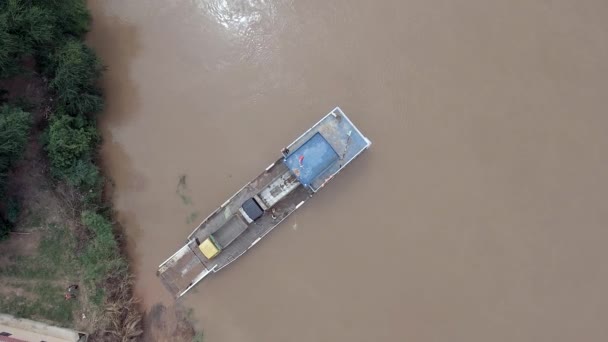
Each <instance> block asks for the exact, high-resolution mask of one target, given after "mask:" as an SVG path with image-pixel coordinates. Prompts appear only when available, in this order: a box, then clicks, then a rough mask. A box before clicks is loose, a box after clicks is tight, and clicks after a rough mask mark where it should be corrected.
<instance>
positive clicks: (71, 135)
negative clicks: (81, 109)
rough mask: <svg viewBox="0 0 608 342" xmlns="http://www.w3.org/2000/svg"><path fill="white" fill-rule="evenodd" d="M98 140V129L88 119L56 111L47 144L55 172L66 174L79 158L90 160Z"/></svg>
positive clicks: (56, 173) (58, 174)
mask: <svg viewBox="0 0 608 342" xmlns="http://www.w3.org/2000/svg"><path fill="white" fill-rule="evenodd" d="M97 141H98V135H97V130H96V128H95V126H94V125H91V124H90V122H88V120H87V119H84V118H82V117H72V116H69V115H65V114H61V113H56V114H55V116H54V117H53V119H52V120H51V124H50V127H49V136H48V145H47V151H48V152H49V158H50V160H51V167H52V171H53V173H54V174H55V175H57V176H65V175H66V174H69V170H70V169H71V168H73V167H75V166H76V164H77V162H78V160H89V159H90V158H91V154H92V152H93V149H94V148H95V145H96V143H97Z"/></svg>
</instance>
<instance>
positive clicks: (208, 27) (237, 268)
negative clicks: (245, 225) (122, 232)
mask: <svg viewBox="0 0 608 342" xmlns="http://www.w3.org/2000/svg"><path fill="white" fill-rule="evenodd" d="M90 6H91V9H92V11H93V20H94V24H93V30H92V32H91V34H90V43H91V45H92V46H93V47H94V48H95V49H96V50H97V51H98V52H99V54H100V55H101V57H102V58H103V61H104V63H105V64H106V65H107V66H108V70H107V72H106V74H105V78H104V80H103V85H104V88H105V93H106V95H107V107H106V111H105V116H104V119H103V127H104V144H103V150H102V157H103V160H104V163H105V168H106V171H107V173H108V175H109V176H110V177H111V178H112V179H113V181H114V183H115V193H114V204H115V206H116V208H117V209H118V211H119V217H118V218H119V221H120V222H121V223H122V224H123V225H124V226H125V229H126V232H127V236H128V244H129V251H130V257H131V258H132V260H133V264H134V267H135V271H136V276H137V284H136V285H137V286H136V289H137V293H138V295H140V296H141V297H142V298H143V303H144V305H145V306H146V307H147V308H150V307H151V306H152V305H154V304H155V303H158V302H161V303H170V302H171V300H170V299H169V296H168V294H167V293H166V291H165V290H164V289H163V288H162V286H161V284H160V282H159V280H158V279H157V278H156V276H155V271H156V268H157V266H158V265H159V264H160V263H161V262H162V261H163V260H165V259H166V258H167V257H169V256H170V255H171V254H172V253H173V252H174V251H176V250H177V249H178V248H179V247H181V245H182V244H183V242H184V239H185V238H186V236H187V235H188V234H189V233H190V232H191V230H192V229H193V228H194V227H195V226H196V224H198V222H199V221H200V220H201V219H202V218H204V217H205V216H207V215H208V214H209V213H210V212H212V211H213V210H214V209H215V208H216V207H217V206H219V205H220V204H221V203H222V202H224V200H225V199H227V198H228V197H229V196H230V195H232V194H233V193H234V192H235V191H236V190H237V189H239V188H240V187H241V186H242V185H243V184H244V183H246V182H247V181H248V180H250V179H251V178H253V177H254V176H255V175H257V174H258V173H259V172H260V171H261V170H262V169H263V168H264V167H266V166H267V165H268V164H269V163H270V162H271V161H273V160H275V158H276V157H277V156H278V155H279V151H280V149H281V148H282V147H284V146H285V145H287V144H288V143H290V142H291V141H292V140H293V139H294V138H296V137H297V136H298V135H299V134H300V133H302V132H303V131H304V130H306V129H307V128H308V127H310V125H312V124H313V123H314V122H316V121H317V120H318V119H319V118H320V117H321V116H322V115H324V114H325V113H327V112H328V111H329V110H331V109H332V108H333V107H334V106H336V105H339V106H341V107H342V109H343V110H344V111H345V112H346V113H347V114H348V115H349V116H350V118H351V119H352V120H353V122H355V124H357V125H358V126H359V128H360V129H361V130H362V131H363V133H364V134H365V135H367V136H368V137H370V139H371V140H372V141H373V142H374V145H373V146H372V148H371V149H370V150H369V151H367V152H366V153H364V154H363V155H362V157H361V158H360V159H358V160H356V161H355V162H354V163H352V164H351V165H350V166H349V167H348V168H347V169H346V170H345V171H344V172H343V173H342V174H340V176H339V177H337V178H336V179H334V180H333V181H332V182H331V184H330V185H328V186H327V187H325V188H324V189H323V191H322V192H320V193H319V194H318V196H316V197H315V198H314V200H312V201H310V202H308V203H307V204H306V205H305V206H304V207H302V208H301V209H300V210H299V211H298V212H296V213H295V214H294V215H293V216H291V217H290V218H289V219H288V220H287V221H286V222H285V223H284V224H282V225H281V226H280V227H279V228H277V229H276V230H274V231H273V232H272V234H270V235H269V236H267V237H266V238H265V239H264V240H263V241H262V242H260V243H259V244H258V245H257V246H256V248H255V249H253V250H252V251H250V252H249V253H248V254H246V255H245V256H244V257H243V258H241V259H239V261H238V262H236V263H234V264H232V265H231V266H230V267H228V268H226V269H225V270H222V271H221V272H220V273H218V274H216V275H214V276H212V277H211V278H209V279H206V280H205V281H203V282H202V283H201V284H199V285H198V286H197V287H196V289H195V290H194V291H193V292H192V293H190V294H188V295H187V296H186V297H185V299H184V301H183V302H184V304H186V305H187V306H189V307H192V308H193V309H194V317H195V318H196V319H197V320H198V322H199V324H200V327H203V328H204V330H205V340H206V341H210V342H217V341H221V342H223V341H260V342H262V341H302V342H309V341H336V342H340V341H349V342H351V341H408V340H411V341H575V340H585V341H606V340H607V339H608V325H607V324H606V322H608V296H606V289H607V288H608V267H606V260H608V249H607V248H606V241H608V230H606V227H607V224H608V199H607V194H608V181H607V177H606V174H607V171H608V154H607V153H606V150H605V149H606V146H608V134H606V128H607V127H608V115H607V107H608V63H607V61H608V39H606V37H607V36H608V2H606V1H604V0H597V1H592V0H589V1H569V0H562V1H520V0H516V1H505V2H495V1H483V0H466V1H465V0H463V1H422V0H407V1H406V0H403V1H397V0H396V1H353V0H336V1H321V0H309V1H291V0H285V1H274V0H266V1H263V0H249V1H221V0H171V1H169V0H139V1H133V0H130V1H126V0H90ZM184 175H185V180H186V186H185V187H182V188H181V189H180V190H179V191H178V182H179V179H180V177H181V176H184ZM178 192H179V193H178Z"/></svg>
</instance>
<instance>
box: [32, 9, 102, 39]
mask: <svg viewBox="0 0 608 342" xmlns="http://www.w3.org/2000/svg"><path fill="white" fill-rule="evenodd" d="M31 3H32V4H34V5H36V6H41V7H45V8H47V9H49V10H50V12H52V13H53V15H54V19H55V23H56V25H55V27H56V31H55V34H56V35H57V36H58V37H68V36H72V37H75V38H82V37H83V36H84V34H85V33H87V32H88V31H89V28H90V23H91V15H90V14H89V10H88V9H87V4H86V1H85V0H32V1H31Z"/></svg>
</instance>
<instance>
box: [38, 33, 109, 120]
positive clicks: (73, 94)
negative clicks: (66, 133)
mask: <svg viewBox="0 0 608 342" xmlns="http://www.w3.org/2000/svg"><path fill="white" fill-rule="evenodd" d="M102 70H103V66H102V65H101V63H100V62H99V60H98V59H97V56H96V55H95V53H94V52H93V51H92V50H91V49H90V48H89V47H88V46H86V45H85V44H84V43H83V42H81V41H79V40H69V41H67V42H66V43H65V45H64V46H62V47H61V48H59V49H58V50H57V52H55V53H54V54H53V56H52V57H51V65H50V72H51V77H52V80H51V82H50V88H51V89H52V90H53V91H55V93H56V94H57V98H58V105H59V106H60V108H61V109H63V110H64V111H65V113H66V114H69V115H73V116H77V115H86V114H90V113H96V112H99V111H101V110H102V109H103V98H102V97H101V92H100V90H99V89H98V88H97V85H96V83H97V80H98V79H99V77H100V76H101V72H102Z"/></svg>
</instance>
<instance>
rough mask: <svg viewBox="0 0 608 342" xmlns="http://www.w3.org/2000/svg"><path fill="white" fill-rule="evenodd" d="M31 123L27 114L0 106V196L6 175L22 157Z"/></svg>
mask: <svg viewBox="0 0 608 342" xmlns="http://www.w3.org/2000/svg"><path fill="white" fill-rule="evenodd" d="M31 123H32V118H31V115H30V114H29V113H26V112H24V111H22V110H21V109H19V108H16V107H11V106H8V105H3V106H0V194H1V193H2V192H3V191H2V190H3V189H4V181H5V179H6V173H7V172H8V170H9V169H10V167H11V166H12V165H13V163H14V162H15V161H17V160H18V159H20V158H21V156H22V155H23V150H24V148H25V143H26V142H27V137H28V133H29V130H30V126H31Z"/></svg>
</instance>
